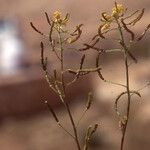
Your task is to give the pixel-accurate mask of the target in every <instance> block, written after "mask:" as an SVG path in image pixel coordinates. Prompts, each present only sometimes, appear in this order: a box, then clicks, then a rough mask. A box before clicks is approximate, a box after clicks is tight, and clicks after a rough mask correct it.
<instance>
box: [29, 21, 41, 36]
mask: <svg viewBox="0 0 150 150" xmlns="http://www.w3.org/2000/svg"><path fill="white" fill-rule="evenodd" d="M30 25H31V27H32V28H33V30H34V31H36V32H37V33H39V34H40V35H44V33H42V32H41V31H40V30H39V29H37V28H36V27H35V26H34V25H33V23H32V22H30Z"/></svg>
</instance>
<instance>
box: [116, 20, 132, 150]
mask: <svg viewBox="0 0 150 150" xmlns="http://www.w3.org/2000/svg"><path fill="white" fill-rule="evenodd" d="M116 22H117V24H118V29H119V33H120V37H121V46H122V48H123V49H124V63H125V70H126V90H127V95H128V99H127V112H126V117H127V120H126V122H125V124H124V126H123V130H122V138H121V145H120V150H123V148H124V140H125V135H126V130H127V125H128V121H129V115H130V101H131V95H130V81H129V66H128V49H127V46H126V44H125V40H124V36H123V31H122V28H121V25H120V23H119V21H118V19H117V18H116Z"/></svg>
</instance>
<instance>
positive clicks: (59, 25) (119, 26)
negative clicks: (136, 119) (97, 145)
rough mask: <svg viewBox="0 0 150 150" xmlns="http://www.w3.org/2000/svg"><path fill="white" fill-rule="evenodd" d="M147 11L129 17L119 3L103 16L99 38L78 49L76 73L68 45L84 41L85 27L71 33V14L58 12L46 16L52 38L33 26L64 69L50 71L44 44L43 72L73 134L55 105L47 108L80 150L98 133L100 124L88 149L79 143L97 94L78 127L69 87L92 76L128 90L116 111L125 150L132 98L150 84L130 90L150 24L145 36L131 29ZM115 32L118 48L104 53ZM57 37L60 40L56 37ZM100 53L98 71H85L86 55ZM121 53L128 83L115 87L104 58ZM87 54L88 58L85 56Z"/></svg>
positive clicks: (89, 99)
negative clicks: (136, 48) (68, 63)
mask: <svg viewBox="0 0 150 150" xmlns="http://www.w3.org/2000/svg"><path fill="white" fill-rule="evenodd" d="M143 14H144V9H142V10H136V11H135V12H133V13H131V14H129V15H128V9H127V8H124V6H123V5H122V4H118V3H117V2H115V3H114V6H113V8H112V11H111V13H108V12H103V13H102V14H101V19H100V20H101V21H100V24H99V25H98V29H97V34H96V35H94V36H93V37H92V38H91V41H90V44H88V43H83V47H82V48H80V49H76V51H77V52H78V53H79V54H80V55H82V56H81V60H80V62H79V68H78V69H76V70H74V69H70V68H66V67H64V66H65V65H64V59H65V55H64V51H67V49H66V45H67V46H70V45H71V44H72V43H74V42H77V41H78V40H80V37H81V35H82V27H83V24H80V25H77V26H76V27H75V29H74V30H73V31H72V32H70V31H69V30H68V29H67V25H68V23H69V21H70V20H69V17H70V14H68V13H67V14H66V15H65V16H64V17H63V16H62V14H61V12H59V11H55V12H54V13H53V15H52V16H49V15H48V14H47V13H46V12H45V16H46V20H47V23H48V25H49V32H48V35H47V34H45V33H43V32H41V31H40V30H39V29H37V27H35V26H34V25H33V23H32V22H31V23H30V24H31V27H32V28H33V29H34V30H35V31H36V32H37V33H39V34H40V35H42V36H44V38H47V39H48V41H49V44H50V47H51V52H52V53H55V55H56V58H57V59H58V62H59V64H60V69H58V70H57V69H54V70H53V71H49V70H48V67H47V65H48V64H47V57H46V56H45V53H44V44H43V42H41V65H42V69H43V72H44V75H45V78H46V81H47V83H48V85H49V87H50V89H51V90H53V92H55V93H56V94H57V95H58V97H59V99H60V101H61V103H62V104H63V105H64V107H65V108H66V111H67V113H68V115H69V120H70V122H71V125H72V129H73V132H70V131H68V130H67V129H66V128H65V127H64V126H63V125H62V124H61V122H60V120H59V118H58V116H57V114H56V112H55V110H54V109H53V108H52V107H51V105H50V104H49V103H48V101H44V102H45V104H46V105H47V107H48V108H49V111H50V112H51V114H52V116H53V117H54V119H55V121H56V123H57V124H58V126H59V127H61V128H62V129H63V130H64V131H65V132H66V133H67V134H68V135H69V136H70V137H71V138H73V139H74V141H75V143H76V145H77V149H78V150H81V149H83V150H88V148H89V141H90V139H91V137H92V135H93V134H94V133H95V132H96V129H97V128H98V124H95V125H94V126H89V127H88V129H87V132H86V134H85V142H84V145H83V146H81V143H80V141H79V136H78V125H79V122H80V120H81V119H82V118H83V116H84V115H85V113H86V112H87V110H89V109H90V106H91V103H92V101H93V99H94V94H93V93H94V91H91V92H89V93H88V96H87V104H86V107H85V110H84V113H83V114H82V115H81V118H80V119H79V121H78V123H75V121H74V117H73V115H72V112H71V109H70V106H69V104H68V102H67V100H66V93H67V90H68V87H70V86H71V85H72V84H74V83H75V82H76V81H77V80H78V79H79V78H80V77H82V76H85V75H87V74H89V73H97V74H98V76H99V78H100V79H101V80H102V81H104V82H107V83H109V84H115V85H118V86H122V87H124V92H122V93H119V95H118V96H117V98H116V100H115V111H116V114H117V116H118V118H119V126H120V129H121V133H122V137H121V144H120V150H123V148H124V139H125V134H126V129H127V125H128V121H129V116H130V107H131V98H132V95H137V96H139V97H141V95H140V93H139V92H140V90H142V89H143V88H145V87H146V86H148V85H149V84H150V82H148V83H146V84H145V85H144V86H143V87H141V88H139V89H138V90H132V89H131V88H130V73H129V68H130V66H131V64H132V63H137V59H136V57H135V56H134V55H133V53H132V51H131V47H132V46H133V45H135V44H136V43H137V42H139V41H140V40H142V39H143V37H144V36H145V34H146V32H147V31H148V29H149V28H150V24H149V25H148V26H147V27H146V28H145V30H144V31H143V33H142V34H141V35H136V34H135V33H134V32H133V31H132V30H131V27H133V26H135V25H136V24H137V23H138V22H139V21H140V20H141V18H142V17H143ZM112 31H115V32H116V33H117V34H118V36H117V39H115V42H116V43H117V45H118V47H117V48H111V49H103V48H100V47H99V46H98V44H99V43H101V42H103V41H104V40H106V39H108V38H110V39H111V37H109V36H107V34H108V33H110V32H112ZM126 34H127V35H129V40H126V39H125V35H126ZM54 35H57V36H54ZM112 40H113V39H112ZM88 50H91V51H93V50H94V51H96V53H97V57H96V58H95V67H94V68H85V67H84V64H85V58H86V53H85V52H86V51H88ZM115 52H120V53H122V54H123V60H124V66H125V72H126V74H125V79H126V82H125V83H124V84H122V83H115V82H113V81H109V80H106V79H105V78H104V76H103V75H102V72H101V70H102V68H101V66H100V62H99V59H100V56H101V55H103V54H105V53H115ZM83 53H84V54H83ZM67 73H69V74H71V75H73V76H74V77H73V79H72V80H71V81H68V80H67V79H66V78H65V76H66V74H67ZM123 95H127V98H126V100H127V105H126V106H124V107H125V108H126V113H125V114H121V113H120V112H119V109H118V107H119V106H118V102H119V101H120V100H121V97H122V96H123Z"/></svg>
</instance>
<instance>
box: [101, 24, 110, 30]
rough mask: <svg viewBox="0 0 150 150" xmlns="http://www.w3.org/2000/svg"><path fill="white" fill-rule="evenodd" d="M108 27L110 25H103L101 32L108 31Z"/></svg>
mask: <svg viewBox="0 0 150 150" xmlns="http://www.w3.org/2000/svg"><path fill="white" fill-rule="evenodd" d="M109 27H110V23H105V24H103V26H102V28H101V31H104V30H107V29H109Z"/></svg>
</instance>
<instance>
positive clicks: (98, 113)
mask: <svg viewBox="0 0 150 150" xmlns="http://www.w3.org/2000/svg"><path fill="white" fill-rule="evenodd" d="M118 2H121V3H123V4H124V5H125V6H126V7H128V8H129V10H131V11H134V10H135V9H142V8H146V11H145V15H144V17H143V19H142V20H141V22H139V23H138V24H137V25H136V26H135V27H134V31H135V32H136V33H137V34H140V33H142V31H143V30H144V28H145V27H146V26H147V24H149V23H150V18H149V15H150V1H149V0H142V1H141V0H136V1H132V0H130V1H129V0H126V1H123V0H122V1H118ZM113 4H114V1H111V0H105V1H103V0H86V1H85V0H80V1H77V0H55V1H52V0H42V1H38V0H26V1H23V0H0V148H1V150H43V149H44V150H59V149H65V150H70V149H71V150H76V145H75V144H74V141H73V140H72V139H71V138H70V137H69V136H68V135H66V134H65V133H64V132H63V131H62V130H61V129H60V128H59V127H58V126H57V125H56V123H55V121H54V120H53V117H52V116H51V114H50V113H49V112H48V110H47V107H46V106H45V105H44V104H43V102H42V99H44V100H47V101H48V102H49V103H50V104H51V105H52V106H53V108H54V109H55V110H56V112H57V114H58V116H59V118H60V120H61V122H62V123H63V124H64V126H65V127H67V129H69V130H72V128H71V125H70V122H69V121H68V115H67V113H66V111H65V109H64V108H63V106H61V103H60V102H59V100H58V98H57V96H56V95H55V94H54V93H53V92H52V91H51V90H49V88H48V85H47V83H46V81H45V80H44V79H43V73H42V69H41V66H40V44H39V43H40V41H41V40H43V38H42V37H41V36H39V35H38V34H37V33H35V32H34V31H33V30H32V28H31V27H30V24H29V23H30V22H31V21H32V22H33V23H34V24H35V25H36V26H37V27H38V28H39V29H41V30H42V31H44V32H47V31H48V25H47V22H46V20H45V15H44V12H45V11H46V12H47V13H48V14H49V15H50V14H52V13H53V12H54V11H55V10H60V11H61V12H62V13H63V14H65V13H66V12H68V13H70V14H71V18H70V25H69V26H70V27H72V26H75V25H77V24H80V23H83V24H84V29H83V33H85V34H84V35H83V36H82V37H81V42H79V43H78V44H76V45H74V47H78V46H79V47H81V46H82V45H81V43H82V42H84V41H89V40H90V37H91V36H92V35H94V34H95V33H96V32H97V30H96V29H97V27H98V25H99V23H100V14H101V12H103V11H109V10H111V8H112V6H113ZM149 42H150V32H149V31H148V32H147V35H146V36H145V38H144V39H143V40H142V41H140V42H139V43H138V44H137V45H136V46H135V48H134V50H133V53H134V54H135V56H136V57H137V58H138V61H139V62H138V64H137V65H136V64H133V65H132V66H131V67H130V73H131V84H132V86H131V88H133V89H135V90H136V89H139V88H140V87H142V86H144V85H145V83H147V82H148V81H150V45H149ZM108 43H110V44H108ZM102 46H103V47H104V48H111V47H112V46H114V44H113V43H112V41H111V40H110V41H108V42H106V43H104V44H103V45H102ZM87 55H88V65H89V66H91V65H92V63H93V62H94V61H95V54H94V53H90V54H89V53H87ZM66 58H67V60H68V61H67V65H68V66H70V67H74V66H71V65H72V63H74V65H76V64H77V62H79V58H80V56H78V55H77V54H76V53H74V52H73V51H71V52H69V53H68V54H67V55H66ZM100 62H101V65H102V68H103V69H102V73H103V75H104V76H105V78H106V79H108V80H112V81H115V82H121V83H123V82H124V73H125V72H124V66H123V61H122V56H121V55H120V54H113V55H112V54H109V55H104V56H103V57H101V60H100ZM49 66H50V68H53V67H55V68H57V67H58V63H57V62H56V60H55V59H54V57H53V56H51V55H49ZM91 88H93V89H94V90H95V91H96V95H97V100H96V101H94V103H93V105H92V107H91V109H90V110H89V111H88V113H87V114H86V116H85V117H84V119H83V120H82V121H81V124H80V127H79V132H80V136H81V141H82V142H83V139H84V134H85V131H86V129H87V127H88V126H89V125H91V124H94V123H98V124H100V127H99V128H98V132H97V133H96V134H95V136H94V137H93V139H92V141H91V143H90V147H91V149H92V150H99V149H101V150H106V149H107V150H116V149H119V144H120V136H121V135H120V130H119V127H118V119H117V116H116V114H115V111H114V100H115V98H116V96H117V94H118V93H119V92H121V91H123V90H124V89H122V88H121V87H118V86H114V85H110V84H106V83H103V82H102V81H101V80H100V79H99V78H98V77H97V75H96V74H95V75H93V76H87V78H86V79H84V80H83V81H82V82H81V81H80V82H78V83H77V84H76V85H75V86H73V87H71V88H70V89H69V103H70V107H71V110H72V112H73V115H74V118H75V121H76V122H77V120H78V119H79V118H80V116H81V114H82V112H83V109H84V108H85V99H86V92H87V91H89V90H90V89H91ZM141 95H142V99H141V100H140V99H139V98H137V97H136V96H135V97H134V96H133V101H132V112H131V117H130V123H129V126H128V132H127V138H126V141H125V149H128V150H141V149H143V150H148V149H149V147H150V141H149V140H150V101H149V98H150V87H147V88H145V89H144V90H142V91H141ZM124 99H125V97H124ZM64 145H65V147H62V146H64Z"/></svg>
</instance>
